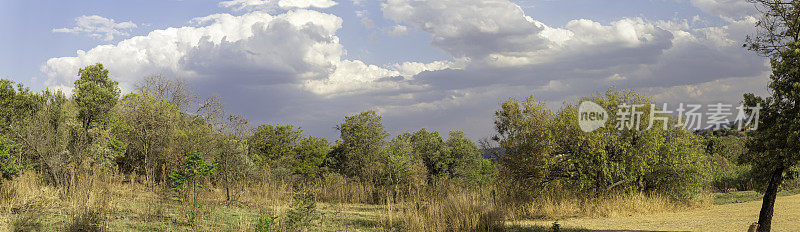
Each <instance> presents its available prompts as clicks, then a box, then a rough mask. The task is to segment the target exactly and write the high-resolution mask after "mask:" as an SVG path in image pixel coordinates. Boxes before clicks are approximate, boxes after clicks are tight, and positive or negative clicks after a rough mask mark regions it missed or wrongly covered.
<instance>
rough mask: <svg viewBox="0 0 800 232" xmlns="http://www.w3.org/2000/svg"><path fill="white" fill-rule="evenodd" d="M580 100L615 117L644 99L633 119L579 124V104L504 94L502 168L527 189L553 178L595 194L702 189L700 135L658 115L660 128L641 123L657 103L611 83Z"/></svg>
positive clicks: (679, 194)
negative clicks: (626, 124)
mask: <svg viewBox="0 0 800 232" xmlns="http://www.w3.org/2000/svg"><path fill="white" fill-rule="evenodd" d="M582 100H583V101H592V102H595V103H597V104H599V105H601V106H602V107H603V108H604V109H607V110H608V112H609V115H608V118H612V119H614V118H617V117H616V114H617V112H618V109H619V107H620V105H622V104H627V105H634V104H642V105H647V106H648V107H641V108H637V111H640V112H642V117H641V119H640V120H641V122H642V123H641V124H640V125H639V126H638V127H634V128H622V129H621V130H620V129H618V128H616V126H615V121H614V120H609V121H607V122H606V125H605V127H603V128H600V129H598V130H595V131H593V132H583V131H581V130H580V128H579V126H578V111H577V108H578V105H577V104H565V105H564V106H563V107H562V108H561V109H560V110H559V111H558V112H557V113H555V114H553V113H551V112H550V111H549V110H548V109H547V108H546V106H545V105H544V103H541V102H537V101H536V100H535V99H534V98H533V97H529V98H526V100H525V101H523V102H518V101H516V100H514V99H511V100H509V101H506V102H504V103H502V104H501V109H500V110H498V111H497V113H496V118H495V125H496V129H497V132H498V135H497V136H495V139H496V141H498V142H499V144H500V147H501V148H502V149H503V155H501V156H500V157H499V160H500V164H501V165H502V169H501V173H502V174H504V175H505V176H506V177H510V178H512V179H514V180H517V181H519V182H521V183H522V184H524V185H522V186H519V187H528V188H532V190H544V189H547V186H548V185H551V186H553V187H556V186H558V187H567V188H569V189H572V190H574V191H578V192H583V193H589V194H591V193H594V194H598V195H599V194H603V193H607V192H610V191H616V190H623V191H624V190H628V191H631V190H632V191H658V192H666V193H667V194H669V195H670V196H672V197H674V198H677V199H687V198H692V197H694V196H697V195H698V194H699V193H700V192H701V190H702V186H703V185H704V184H705V183H706V182H705V181H706V175H705V172H704V170H706V165H707V161H706V160H705V157H704V156H703V153H702V143H701V140H700V138H699V137H697V136H695V135H693V134H692V133H691V132H689V131H686V130H685V129H683V128H675V127H670V128H668V129H667V130H663V129H661V128H663V127H661V123H664V122H663V121H656V122H657V123H656V124H655V125H654V126H653V128H657V129H649V130H646V129H645V128H646V126H647V124H648V123H649V112H650V110H657V109H650V107H649V106H650V104H649V103H650V101H649V100H648V99H647V98H646V97H644V96H641V95H639V94H637V93H635V92H633V91H616V90H614V89H609V90H608V91H606V93H605V94H600V93H598V95H597V96H595V97H592V98H584V99H582ZM655 115H657V116H659V117H664V116H665V115H660V114H655ZM671 120H672V121H673V122H674V119H671Z"/></svg>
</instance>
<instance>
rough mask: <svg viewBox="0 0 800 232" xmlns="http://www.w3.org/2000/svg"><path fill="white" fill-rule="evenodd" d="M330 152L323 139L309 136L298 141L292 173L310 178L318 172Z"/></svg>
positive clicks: (326, 142)
mask: <svg viewBox="0 0 800 232" xmlns="http://www.w3.org/2000/svg"><path fill="white" fill-rule="evenodd" d="M330 151H331V149H330V147H329V146H328V141H326V140H325V139H324V138H320V137H313V136H309V137H308V138H303V139H301V140H300V142H299V144H298V146H297V147H295V152H294V154H295V157H294V160H293V164H292V165H291V167H292V172H293V173H294V174H299V175H301V176H303V177H306V178H308V177H311V176H313V175H316V174H318V173H319V172H320V167H321V166H322V162H323V161H324V160H325V156H326V155H327V154H328V153H329V152H330Z"/></svg>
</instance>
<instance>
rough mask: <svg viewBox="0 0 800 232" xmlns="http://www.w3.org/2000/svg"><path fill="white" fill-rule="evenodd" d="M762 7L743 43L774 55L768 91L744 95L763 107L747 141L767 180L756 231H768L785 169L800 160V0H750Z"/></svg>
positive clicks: (748, 160)
mask: <svg viewBox="0 0 800 232" xmlns="http://www.w3.org/2000/svg"><path fill="white" fill-rule="evenodd" d="M750 2H753V3H755V5H756V8H758V9H759V11H761V13H762V15H761V18H759V21H758V23H757V24H756V26H757V27H758V28H759V31H758V32H756V34H754V35H753V36H752V37H751V36H748V38H747V43H746V44H745V46H746V47H747V48H749V49H750V50H752V51H755V52H758V53H759V54H761V55H763V56H765V57H767V58H769V59H770V64H771V66H772V75H770V80H771V82H770V85H769V87H770V89H771V90H772V91H771V93H770V96H768V97H766V98H762V97H759V96H755V95H753V94H745V95H744V103H745V104H746V105H748V106H750V107H761V108H762V110H761V111H760V118H756V119H754V120H758V119H760V121H759V126H758V129H757V130H756V131H754V132H752V140H751V141H750V142H749V143H748V144H747V148H748V149H749V150H750V152H751V153H750V154H749V156H747V157H745V159H743V160H742V161H743V162H744V163H748V164H752V165H753V173H754V175H755V177H756V178H757V179H758V180H759V181H757V183H765V184H764V185H762V186H759V187H760V188H759V189H763V190H764V191H765V193H764V200H763V203H762V206H761V212H760V214H759V218H758V224H759V228H758V231H770V229H771V224H772V213H773V209H774V205H775V198H776V196H777V192H778V188H780V186H781V183H782V182H783V180H784V179H785V178H786V177H785V174H786V172H787V171H789V170H790V169H792V168H793V167H796V166H797V165H798V163H800V143H798V141H800V135H799V134H798V132H799V131H800V123H798V120H800V91H798V89H800V70H798V67H800V20H798V18H800V1H797V0H750Z"/></svg>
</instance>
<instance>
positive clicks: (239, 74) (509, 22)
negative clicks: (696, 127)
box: [42, 0, 765, 138]
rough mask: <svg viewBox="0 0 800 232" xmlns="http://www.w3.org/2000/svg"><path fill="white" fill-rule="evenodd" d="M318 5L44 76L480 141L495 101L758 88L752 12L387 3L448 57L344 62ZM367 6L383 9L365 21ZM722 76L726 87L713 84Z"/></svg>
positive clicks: (58, 65)
mask: <svg viewBox="0 0 800 232" xmlns="http://www.w3.org/2000/svg"><path fill="white" fill-rule="evenodd" d="M269 4H272V5H269ZM315 4H316V5H315ZM320 4H321V3H312V2H308V4H305V3H303V4H300V3H296V4H295V3H293V4H292V5H291V6H292V8H293V9H291V10H288V11H287V12H284V13H280V14H274V13H267V12H270V10H279V9H282V7H281V6H279V5H280V4H279V2H276V1H258V0H233V1H226V2H223V3H220V5H221V6H223V7H229V8H231V9H233V10H242V11H251V10H255V11H252V12H249V13H245V14H243V15H240V16H234V15H230V14H215V15H209V16H206V17H201V18H196V19H194V20H193V23H195V25H191V26H186V27H181V28H167V29H163V30H155V31H152V32H150V33H149V34H148V35H146V36H137V37H133V38H130V39H127V40H123V41H121V42H119V43H118V44H116V45H102V46H98V47H95V48H93V49H91V50H89V51H78V53H77V54H76V55H75V56H72V57H60V58H52V59H50V60H48V61H47V63H45V64H44V65H43V66H42V71H43V72H44V73H45V74H46V75H47V77H48V79H47V81H46V83H45V84H46V85H47V86H51V87H57V86H60V87H64V86H71V84H72V82H73V81H74V79H75V73H76V72H77V70H78V68H80V67H84V66H86V65H89V64H93V63H96V62H102V63H104V64H105V65H106V67H108V68H109V69H110V71H111V74H112V77H113V78H115V80H118V81H120V83H121V84H122V85H123V87H125V86H130V85H131V84H132V83H134V82H135V81H136V80H138V79H139V78H141V77H142V76H145V75H148V74H151V73H156V72H163V73H165V74H167V75H172V76H177V77H182V78H186V79H189V80H190V81H192V83H195V84H196V85H198V86H199V88H200V89H206V90H213V91H215V92H220V94H222V95H223V96H226V97H228V98H230V99H231V100H230V101H229V102H234V103H235V102H241V103H239V104H240V106H239V107H240V108H239V109H240V110H243V111H245V112H247V113H249V114H250V115H254V116H255V118H256V121H257V120H258V119H268V120H270V121H271V122H274V121H275V120H277V121H279V122H282V123H292V122H298V121H292V120H303V121H308V122H309V123H312V124H313V125H314V126H316V127H314V128H308V127H306V128H308V129H310V130H311V132H312V133H314V131H318V130H321V129H319V128H327V129H330V128H331V125H333V124H335V120H337V119H339V118H341V116H343V114H350V113H353V112H356V111H359V110H367V109H377V110H379V111H381V112H382V113H384V114H385V116H387V119H386V122H391V121H392V120H400V121H401V123H400V124H402V125H398V124H395V125H394V126H398V127H400V126H402V128H405V129H411V128H414V127H420V126H427V127H434V128H439V129H442V128H450V129H455V128H460V129H465V130H466V131H467V132H468V133H469V134H470V135H471V136H473V137H476V138H477V137H479V136H482V135H485V134H481V133H486V132H488V131H487V128H488V129H490V128H491V111H492V110H493V109H494V108H495V107H496V104H497V102H499V101H501V100H504V99H507V98H508V97H520V96H526V95H529V94H532V91H533V92H535V93H536V96H537V98H539V99H541V100H545V101H548V102H556V103H558V102H561V101H562V100H570V99H573V98H576V97H577V96H585V95H590V94H593V93H594V92H595V91H597V90H602V89H604V88H606V87H607V86H608V85H612V84H613V85H616V86H618V87H621V88H637V89H643V90H644V91H646V92H647V93H648V94H651V95H652V96H655V97H656V98H657V100H662V99H665V100H669V99H675V98H676V97H682V96H695V97H696V98H704V97H716V96H735V95H741V94H740V93H739V92H741V91H746V90H747V89H748V88H750V86H753V85H756V84H758V85H761V86H763V85H762V84H763V76H762V74H763V71H764V70H765V66H764V62H763V59H762V58H760V57H758V56H756V55H753V54H749V53H748V52H747V51H746V50H744V49H742V48H741V40H742V39H744V35H746V34H747V33H749V31H750V30H752V26H753V24H754V22H755V21H754V20H755V18H753V17H738V18H734V17H729V18H726V20H723V21H724V22H723V23H724V25H721V26H714V27H697V26H696V25H697V24H696V23H692V24H690V23H688V22H687V20H677V19H676V20H669V21H651V20H648V19H647V18H645V16H641V17H635V18H620V19H618V20H615V21H611V22H608V23H600V22H597V21H593V20H587V19H575V20H572V21H570V22H568V23H567V24H566V25H564V26H563V27H553V26H548V25H546V24H544V23H542V22H540V21H537V20H535V19H534V18H535V16H529V15H526V14H525V12H523V11H522V9H521V8H519V6H517V5H515V4H513V3H510V2H508V1H504V0H481V1H470V2H466V1H459V0H442V1H418V0H408V1H405V0H388V1H387V2H386V3H385V4H383V7H382V10H383V16H384V17H385V18H387V19H389V20H392V21H394V22H395V23H396V24H397V25H396V26H394V27H391V28H384V29H382V30H383V33H386V34H389V35H399V34H404V33H408V31H410V30H420V31H422V32H424V33H428V34H430V36H431V38H432V40H431V45H432V46H433V47H435V48H438V49H441V50H442V51H444V52H446V53H447V54H449V55H450V56H452V60H449V61H447V60H446V61H425V62H419V61H408V62H399V63H396V64H370V63H368V62H364V61H361V60H351V59H346V58H344V57H346V54H347V51H346V50H345V47H344V46H343V45H342V43H340V41H339V37H338V36H337V33H341V32H340V29H341V27H342V23H343V22H342V19H341V18H339V17H337V16H336V15H333V14H328V13H321V12H318V11H314V10H308V9H294V8H302V7H317V8H320V7H322V6H325V5H324V4H322V5H320ZM306 5H307V6H306ZM284 6H289V4H288V3H287V4H285V5H284ZM284 11H285V9H284ZM367 14H370V15H372V16H375V14H374V12H357V15H356V16H358V17H365V16H366V15H367ZM726 14H728V13H726ZM728 15H731V14H728ZM357 19H359V18H357ZM373 19H376V20H377V18H375V17H373ZM394 39H401V38H394ZM401 49H402V48H401ZM422 59H424V58H422ZM756 77H758V78H762V79H754V78H756ZM737 80H744V81H743V82H742V81H737ZM716 85H724V86H727V87H725V88H721V89H720V90H719V91H709V90H706V89H709V88H712V87H713V86H716ZM692 94H694V95H692ZM254 99H255V101H254ZM670 101H671V100H670ZM253 102H257V104H256V105H254V103H253ZM234 110H235V109H234ZM453 115H459V117H458V118H454V117H452V116H453ZM462 116H463V117H462ZM306 125H308V124H306ZM391 126H392V125H391V124H388V123H387V127H391ZM315 128H316V129H315Z"/></svg>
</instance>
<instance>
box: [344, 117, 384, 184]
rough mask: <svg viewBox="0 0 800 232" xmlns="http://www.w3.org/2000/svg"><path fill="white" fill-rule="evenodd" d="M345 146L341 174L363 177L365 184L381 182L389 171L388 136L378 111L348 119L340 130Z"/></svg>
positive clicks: (346, 118)
mask: <svg viewBox="0 0 800 232" xmlns="http://www.w3.org/2000/svg"><path fill="white" fill-rule="evenodd" d="M336 129H337V130H339V133H340V134H339V138H340V139H341V142H340V143H339V144H338V146H340V147H341V148H340V149H341V150H340V153H339V154H340V156H335V158H338V159H339V160H337V161H336V163H338V164H339V166H338V168H339V172H340V173H342V174H344V175H347V176H351V177H359V178H361V179H362V180H371V181H373V182H379V178H380V177H381V176H382V173H383V172H384V170H385V168H384V167H385V166H386V163H385V162H383V161H385V160H386V159H385V156H386V154H385V152H384V146H385V141H384V139H385V138H386V137H387V136H388V133H387V132H386V131H385V130H384V129H383V124H382V123H381V117H380V116H378V114H377V113H375V111H366V112H362V113H360V114H357V115H353V116H347V117H345V120H344V123H342V124H339V125H338V126H336Z"/></svg>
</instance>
